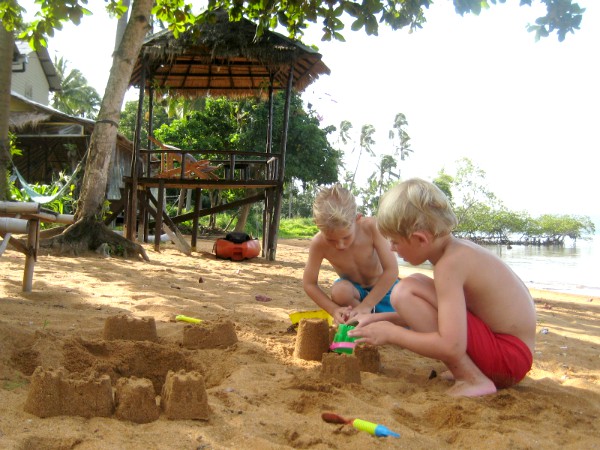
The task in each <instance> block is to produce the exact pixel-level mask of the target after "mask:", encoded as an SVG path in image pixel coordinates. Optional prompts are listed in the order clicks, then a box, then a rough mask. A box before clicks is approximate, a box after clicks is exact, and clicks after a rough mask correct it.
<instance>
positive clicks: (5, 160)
mask: <svg viewBox="0 0 600 450" xmlns="http://www.w3.org/2000/svg"><path fill="white" fill-rule="evenodd" d="M14 47H15V44H14V36H13V34H12V33H9V32H8V31H6V28H4V26H2V24H0V105H1V106H0V200H8V197H9V195H8V178H7V171H8V169H9V168H10V153H9V148H10V145H9V144H10V142H9V139H8V124H9V117H10V84H11V78H12V58H13V52H14Z"/></svg>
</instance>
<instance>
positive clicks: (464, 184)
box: [433, 158, 595, 245]
mask: <svg viewBox="0 0 600 450" xmlns="http://www.w3.org/2000/svg"><path fill="white" fill-rule="evenodd" d="M485 176H486V174H485V171H483V170H482V169H480V168H479V167H477V166H476V165H475V164H473V162H472V161H471V160H469V159H468V158H463V159H461V160H459V167H458V169H457V172H456V175H454V176H452V175H449V174H448V173H446V172H444V170H441V171H440V173H439V174H438V177H437V178H436V179H435V180H433V182H434V184H436V185H437V186H438V187H440V189H442V190H443V191H444V192H445V193H446V195H448V197H449V198H450V199H451V202H452V205H453V208H454V211H455V213H456V216H457V218H458V226H457V227H456V229H455V234H456V235H457V236H460V237H464V238H466V239H470V240H473V241H476V242H480V243H487V244H534V245H550V244H552V245H562V244H563V243H564V240H565V238H567V237H568V238H570V239H574V240H576V239H589V236H591V235H593V234H594V232H595V226H594V223H593V222H592V220H591V219H590V218H589V217H586V216H577V215H552V214H544V215H542V216H540V217H537V218H534V217H531V216H530V215H529V214H528V213H527V212H526V211H519V212H516V211H510V210H508V209H507V208H506V207H505V206H504V205H503V204H502V202H501V201H499V200H498V199H497V198H496V196H495V195H494V194H493V193H492V192H491V191H490V190H489V189H488V187H487V186H486V184H485Z"/></svg>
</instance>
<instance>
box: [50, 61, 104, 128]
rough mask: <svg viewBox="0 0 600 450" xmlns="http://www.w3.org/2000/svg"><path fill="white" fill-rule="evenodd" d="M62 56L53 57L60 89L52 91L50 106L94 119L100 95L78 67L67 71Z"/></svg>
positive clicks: (73, 114)
mask: <svg viewBox="0 0 600 450" xmlns="http://www.w3.org/2000/svg"><path fill="white" fill-rule="evenodd" d="M67 64H68V61H66V60H65V59H64V58H62V57H61V58H60V59H57V58H56V57H54V67H56V73H57V75H58V77H59V80H60V86H61V90H60V91H57V92H55V93H54V95H53V97H52V106H53V107H54V108H56V109H58V110H59V111H62V112H64V113H67V114H70V115H72V116H81V117H88V118H90V119H95V118H96V114H97V113H98V109H99V107H100V100H101V99H100V95H98V92H97V91H96V89H94V88H93V87H91V86H89V85H88V84H87V80H86V79H85V77H84V76H83V74H82V73H81V72H80V71H79V70H78V69H73V70H71V71H68V72H67V70H68V69H67Z"/></svg>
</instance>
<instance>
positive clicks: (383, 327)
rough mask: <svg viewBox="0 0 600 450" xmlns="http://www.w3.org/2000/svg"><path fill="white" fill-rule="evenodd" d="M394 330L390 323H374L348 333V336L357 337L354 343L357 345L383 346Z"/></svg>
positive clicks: (394, 326)
mask: <svg viewBox="0 0 600 450" xmlns="http://www.w3.org/2000/svg"><path fill="white" fill-rule="evenodd" d="M394 328H396V325H394V324H393V323H391V322H385V321H381V322H374V323H371V324H369V325H364V326H359V327H357V328H355V329H354V330H350V331H348V336H352V337H358V339H357V340H356V341H355V342H356V343H357V344H360V343H364V344H371V345H384V344H388V343H389V341H388V337H389V336H390V334H392V333H393V332H394Z"/></svg>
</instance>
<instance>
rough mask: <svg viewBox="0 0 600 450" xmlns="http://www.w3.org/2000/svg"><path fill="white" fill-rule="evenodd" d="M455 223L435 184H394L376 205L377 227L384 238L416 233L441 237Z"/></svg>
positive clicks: (406, 182)
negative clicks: (426, 233)
mask: <svg viewBox="0 0 600 450" xmlns="http://www.w3.org/2000/svg"><path fill="white" fill-rule="evenodd" d="M457 223H458V221H457V219H456V215H455V214H454V212H453V211H452V207H451V205H450V202H449V201H448V197H446V195H445V194H444V193H443V192H442V191H441V190H440V188H438V187H437V186H436V185H435V184H433V183H430V182H428V181H425V180H421V179H419V178H412V179H410V180H406V181H404V182H402V183H399V184H397V185H396V186H394V187H393V188H392V189H390V190H389V191H388V192H386V193H385V194H384V195H383V196H382V197H381V200H380V202H379V211H378V212H377V226H378V228H379V230H380V231H381V234H383V235H384V236H391V235H399V236H401V237H404V238H409V237H410V236H411V235H412V234H413V233H414V232H415V231H428V232H430V233H431V234H433V235H434V236H436V237H437V236H443V235H446V234H449V233H451V232H452V230H453V229H454V227H456V225H457Z"/></svg>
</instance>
